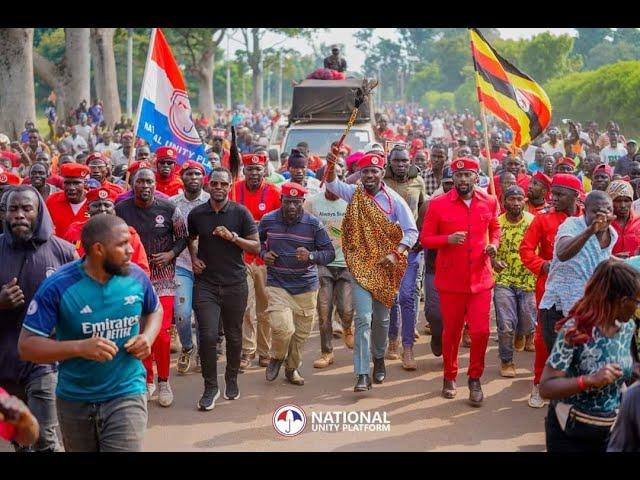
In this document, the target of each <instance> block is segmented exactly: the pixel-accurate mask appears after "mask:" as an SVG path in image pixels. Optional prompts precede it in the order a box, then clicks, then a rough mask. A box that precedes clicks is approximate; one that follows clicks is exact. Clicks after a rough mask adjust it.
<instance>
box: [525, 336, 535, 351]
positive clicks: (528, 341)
mask: <svg viewBox="0 0 640 480" xmlns="http://www.w3.org/2000/svg"><path fill="white" fill-rule="evenodd" d="M524 338H525V340H524V351H525V352H535V351H536V346H535V343H534V340H533V333H530V334H529V335H527V336H526V337H524Z"/></svg>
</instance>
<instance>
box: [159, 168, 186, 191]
mask: <svg viewBox="0 0 640 480" xmlns="http://www.w3.org/2000/svg"><path fill="white" fill-rule="evenodd" d="M183 189H184V185H183V184H182V180H180V179H179V178H178V176H177V175H175V174H172V175H171V176H170V177H169V179H168V180H163V179H162V178H160V175H159V174H157V173H156V190H157V191H158V192H161V193H164V194H165V195H168V196H169V197H173V196H175V195H178V194H179V193H180V192H181V191H182V190H183Z"/></svg>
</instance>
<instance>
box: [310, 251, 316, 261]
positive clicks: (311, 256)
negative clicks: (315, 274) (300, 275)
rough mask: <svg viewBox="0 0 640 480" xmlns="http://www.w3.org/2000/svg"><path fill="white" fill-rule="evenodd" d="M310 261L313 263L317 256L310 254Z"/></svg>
mask: <svg viewBox="0 0 640 480" xmlns="http://www.w3.org/2000/svg"><path fill="white" fill-rule="evenodd" d="M309 261H310V262H312V263H313V262H315V261H316V256H315V255H314V254H313V253H310V254H309Z"/></svg>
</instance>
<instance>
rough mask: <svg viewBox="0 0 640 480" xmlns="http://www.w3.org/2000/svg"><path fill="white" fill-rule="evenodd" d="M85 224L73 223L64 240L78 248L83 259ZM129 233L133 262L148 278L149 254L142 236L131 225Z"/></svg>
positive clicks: (149, 272) (149, 273)
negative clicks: (83, 230) (82, 237)
mask: <svg viewBox="0 0 640 480" xmlns="http://www.w3.org/2000/svg"><path fill="white" fill-rule="evenodd" d="M85 223H87V222H86V221H84V222H74V223H72V224H71V225H69V228H68V229H67V233H66V234H65V236H64V239H65V240H66V241H67V242H69V243H71V244H72V245H73V246H74V247H76V251H77V252H78V255H80V256H81V257H83V256H84V253H85V252H84V248H83V246H82V242H81V236H82V227H84V224H85ZM129 233H130V234H131V240H130V241H129V244H130V245H131V248H133V255H131V261H132V262H133V263H135V264H136V265H138V266H139V267H140V268H141V269H142V270H143V271H144V273H146V274H147V276H149V277H150V276H151V270H149V260H148V259H147V252H146V251H145V249H144V246H143V245H142V242H141V241H140V235H138V232H137V231H136V229H135V228H133V227H132V226H131V225H129Z"/></svg>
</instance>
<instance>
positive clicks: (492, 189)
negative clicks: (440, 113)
mask: <svg viewBox="0 0 640 480" xmlns="http://www.w3.org/2000/svg"><path fill="white" fill-rule="evenodd" d="M469 44H470V45H471V59H472V60H473V70H474V72H475V80H476V93H477V95H478V103H479V104H480V115H481V116H482V127H483V130H484V145H485V149H486V150H487V171H488V172H487V173H488V176H489V193H490V194H491V195H493V196H494V197H495V196H496V186H495V184H494V182H493V165H492V163H491V152H490V151H489V130H488V129H487V112H486V110H485V108H484V103H483V101H482V96H481V95H480V85H478V69H477V68H476V58H475V55H474V54H473V53H474V51H475V49H474V47H473V37H472V36H471V29H469ZM480 153H482V150H480Z"/></svg>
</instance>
